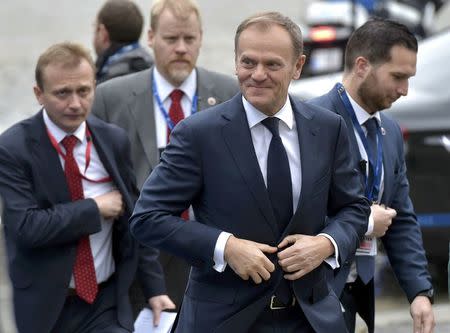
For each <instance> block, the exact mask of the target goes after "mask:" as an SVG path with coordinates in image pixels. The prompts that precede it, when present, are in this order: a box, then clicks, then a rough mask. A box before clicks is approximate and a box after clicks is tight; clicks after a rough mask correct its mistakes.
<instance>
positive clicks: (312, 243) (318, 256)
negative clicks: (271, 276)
mask: <svg viewBox="0 0 450 333" xmlns="http://www.w3.org/2000/svg"><path fill="white" fill-rule="evenodd" d="M288 245H290V246H289V247H288V248H286V249H284V250H282V251H281V252H278V259H279V261H278V263H279V264H280V266H281V267H282V268H283V270H284V271H285V272H286V273H289V274H285V275H284V278H285V279H287V280H297V279H299V278H301V277H302V276H304V275H306V274H308V273H309V272H311V271H312V270H313V269H315V268H316V267H318V266H319V265H320V264H321V263H322V262H323V261H324V260H325V259H327V258H328V257H329V256H331V255H332V254H333V253H334V246H333V243H331V241H330V240H329V239H328V238H326V237H324V236H321V235H319V236H306V235H289V236H286V237H285V238H284V239H283V240H282V241H281V243H280V244H279V245H278V248H280V249H281V248H284V247H286V246H288Z"/></svg>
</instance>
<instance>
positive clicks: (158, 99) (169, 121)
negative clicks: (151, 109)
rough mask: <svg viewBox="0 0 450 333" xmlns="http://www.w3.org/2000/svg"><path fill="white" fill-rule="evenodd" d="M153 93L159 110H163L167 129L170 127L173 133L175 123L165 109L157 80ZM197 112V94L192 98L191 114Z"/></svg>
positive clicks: (153, 83)
mask: <svg viewBox="0 0 450 333" xmlns="http://www.w3.org/2000/svg"><path fill="white" fill-rule="evenodd" d="M152 91H153V96H154V97H155V99H156V102H157V103H158V107H159V110H161V113H162V115H163V117H164V119H165V120H166V123H167V127H169V130H170V131H172V130H173V128H174V127H175V124H174V123H173V121H172V119H170V116H169V113H168V112H167V110H166V108H165V107H164V105H163V103H162V101H161V97H159V94H158V88H157V87H156V82H155V80H152ZM196 111H197V94H195V95H194V97H193V98H192V107H191V114H194V113H195V112H196Z"/></svg>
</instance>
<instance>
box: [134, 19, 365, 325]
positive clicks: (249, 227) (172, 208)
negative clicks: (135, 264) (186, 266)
mask: <svg viewBox="0 0 450 333" xmlns="http://www.w3.org/2000/svg"><path fill="white" fill-rule="evenodd" d="M302 47H303V44H302V37H301V32H300V29H299V28H298V26H297V25H296V24H295V23H293V22H292V21H291V20H290V19H289V18H287V17H285V16H283V15H281V14H279V13H275V12H269V13H263V14H259V15H255V16H253V17H250V18H248V19H246V20H245V21H243V22H242V23H241V24H240V25H239V27H238V29H237V32H236V37H235V64H236V74H237V76H238V79H239V84H240V87H241V91H242V94H238V95H236V96H235V97H233V98H232V99H231V100H229V101H227V102H225V103H223V104H221V105H218V106H216V107H213V108H211V109H209V110H207V111H203V112H200V113H198V114H196V115H194V116H191V117H189V118H188V119H185V120H184V121H182V122H181V123H180V124H179V125H178V126H177V127H176V128H175V130H174V131H173V132H172V134H171V137H170V143H169V145H168V146H167V148H166V150H165V152H164V153H163V155H162V157H161V162H160V164H159V165H158V166H157V167H156V169H155V170H154V171H153V172H152V174H151V175H150V177H149V178H148V179H147V181H146V182H145V184H144V186H143V188H142V191H141V196H140V198H139V200H138V202H137V205H136V208H135V211H134V213H133V216H132V218H131V220H130V221H131V230H132V233H133V235H134V236H135V237H136V238H137V239H138V240H139V241H141V242H142V243H143V244H145V245H147V246H155V247H158V248H160V249H162V250H164V251H167V252H170V253H172V254H173V255H176V256H179V257H181V258H184V259H185V260H187V261H189V262H190V263H191V264H192V266H193V267H192V270H191V274H190V276H189V282H188V286H187V289H186V293H185V297H184V299H183V304H182V308H181V310H180V317H179V320H178V326H177V327H176V332H187V333H189V332H192V333H193V332H216V333H220V332H222V333H225V332H227V333H228V332H234V333H239V332H242V333H244V332H258V333H261V332H262V333H264V332H286V333H290V332H304V333H306V332H322V333H325V332H326V333H329V332H338V333H344V332H346V327H345V323H344V319H343V316H342V314H341V310H340V309H341V308H340V304H339V301H338V299H337V298H336V296H335V294H334V292H333V291H332V288H331V284H330V283H331V281H332V279H333V269H334V268H336V267H338V266H339V265H340V264H341V259H340V258H341V257H344V258H345V257H347V256H348V255H349V254H350V253H353V252H354V251H355V250H356V247H357V245H358V243H359V237H361V236H362V235H363V233H364V231H365V229H366V228H367V217H368V213H369V205H368V202H367V200H366V199H365V198H364V197H363V192H362V187H361V184H360V182H359V179H358V174H357V172H356V171H355V170H354V169H353V168H352V166H351V164H350V163H349V162H350V160H351V157H350V150H349V144H348V139H347V135H346V131H347V130H346V126H345V124H344V122H343V120H342V118H341V117H339V116H336V115H334V114H332V113H331V112H328V111H326V110H322V109H321V108H318V107H314V106H308V105H306V104H305V103H302V102H300V101H297V100H295V99H293V98H291V97H290V96H288V86H289V83H290V82H291V80H293V79H298V78H299V76H300V73H301V69H302V65H303V63H304V56H303V55H302ZM190 205H192V207H193V209H194V213H195V220H193V221H190V222H189V223H184V222H183V220H182V219H181V218H180V217H179V215H180V213H181V212H182V211H183V210H185V209H186V208H187V207H189V206H190ZM326 216H329V219H328V220H327V219H326Z"/></svg>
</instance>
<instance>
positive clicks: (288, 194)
mask: <svg viewBox="0 0 450 333" xmlns="http://www.w3.org/2000/svg"><path fill="white" fill-rule="evenodd" d="M279 121H280V120H279V119H278V118H276V117H268V118H266V119H264V120H263V121H262V122H261V123H262V124H263V125H264V126H265V127H267V129H268V130H269V131H270V132H271V133H272V140H271V141H270V146H269V153H268V155H267V191H268V193H269V198H270V202H271V203H272V209H273V212H274V214H275V218H276V220H277V223H278V226H279V228H280V231H281V232H283V230H284V229H285V228H286V226H287V225H288V223H289V221H290V220H291V218H292V205H293V199H292V181H291V170H290V168H289V160H288V157H287V154H286V150H285V149H284V146H283V142H282V141H281V138H280V134H279Z"/></svg>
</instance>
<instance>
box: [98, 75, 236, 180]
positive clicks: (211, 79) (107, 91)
mask: <svg viewBox="0 0 450 333" xmlns="http://www.w3.org/2000/svg"><path fill="white" fill-rule="evenodd" d="M152 70H153V68H151V69H148V70H144V71H142V72H138V73H135V74H131V75H126V76H124V77H120V78H117V79H113V80H109V81H107V82H105V83H103V84H101V85H99V86H98V87H97V90H96V97H95V101H94V106H93V109H92V112H93V113H94V114H95V115H96V116H97V117H99V118H101V119H103V120H105V121H107V122H111V123H114V124H116V125H118V126H120V127H122V128H124V129H125V130H126V131H127V132H128V137H129V139H130V141H131V158H132V161H133V165H134V169H135V171H136V179H137V185H138V187H139V188H141V187H142V185H143V184H144V181H145V180H146V179H147V177H148V175H149V174H150V172H151V171H152V170H153V168H154V167H155V166H156V165H157V164H158V162H159V152H158V147H157V145H156V134H155V133H156V127H155V117H154V110H153V104H154V103H153V95H152V74H151V73H152ZM196 70H197V94H198V110H204V109H206V108H208V107H210V106H211V105H208V99H209V98H210V97H214V98H215V100H216V101H217V104H219V103H222V102H224V101H226V100H228V99H230V98H231V97H233V96H234V95H235V94H236V93H237V92H238V91H239V88H238V85H237V82H236V81H235V80H234V79H232V78H231V77H228V76H226V75H223V74H219V73H215V72H211V71H208V70H206V69H203V68H200V67H197V68H196Z"/></svg>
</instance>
